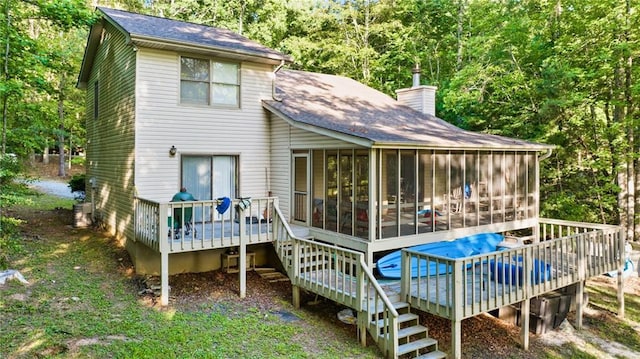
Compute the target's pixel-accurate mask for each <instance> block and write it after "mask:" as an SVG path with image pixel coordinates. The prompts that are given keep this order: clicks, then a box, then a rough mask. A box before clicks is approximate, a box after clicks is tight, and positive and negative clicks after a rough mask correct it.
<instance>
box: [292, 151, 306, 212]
mask: <svg viewBox="0 0 640 359" xmlns="http://www.w3.org/2000/svg"><path fill="white" fill-rule="evenodd" d="M309 170H310V168H309V154H308V153H294V154H293V220H294V221H298V222H303V223H305V224H308V223H309V218H308V215H307V214H308V213H309V211H308V208H309V195H308V193H309V188H310V185H309Z"/></svg>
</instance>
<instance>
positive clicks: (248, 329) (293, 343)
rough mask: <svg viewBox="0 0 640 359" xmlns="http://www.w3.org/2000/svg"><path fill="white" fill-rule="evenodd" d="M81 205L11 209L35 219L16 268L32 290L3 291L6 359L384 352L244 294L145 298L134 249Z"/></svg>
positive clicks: (26, 229)
mask: <svg viewBox="0 0 640 359" xmlns="http://www.w3.org/2000/svg"><path fill="white" fill-rule="evenodd" d="M72 206H73V201H68V200H60V199H57V198H55V197H51V196H48V195H43V196H36V197H34V198H33V205H32V206H29V207H19V208H13V209H11V214H12V215H14V216H16V217H19V218H22V219H24V220H25V221H26V222H25V224H24V225H23V227H22V233H21V235H22V238H23V239H22V241H21V250H20V253H18V254H16V255H13V256H12V257H11V262H10V263H11V268H12V269H17V270H19V271H20V272H21V273H22V275H23V276H24V277H25V278H26V279H27V280H28V281H29V284H28V285H24V284H22V283H20V282H18V281H15V280H14V281H8V282H7V284H6V285H4V286H2V287H0V316H1V317H2V324H1V327H0V329H1V330H0V343H2V345H0V358H33V357H53V358H55V357H64V358H87V357H92V358H284V357H286V358H311V357H313V358H336V357H351V358H376V357H378V355H379V352H378V351H377V349H376V348H375V347H373V346H368V347H365V348H363V347H361V346H359V345H358V344H357V341H356V338H355V329H352V330H349V328H346V329H347V331H346V332H344V331H342V330H340V329H336V327H332V326H331V323H327V322H326V321H322V320H320V321H318V320H316V318H308V317H309V314H308V313H307V312H305V311H304V310H299V311H296V310H295V309H294V308H292V307H291V305H290V304H288V303H286V302H279V303H278V308H277V309H278V310H272V309H273V308H258V307H252V306H251V305H248V306H247V305H239V303H238V301H239V298H237V297H236V298H235V299H234V298H231V300H227V299H223V300H221V301H202V302H199V305H198V306H197V307H195V308H194V307H193V306H189V307H182V308H181V307H172V306H169V307H166V308H160V307H158V306H157V305H156V306H153V305H149V304H148V303H147V302H146V301H144V300H142V299H141V298H142V297H141V296H140V295H139V292H138V289H139V288H138V287H137V286H136V283H138V282H139V278H136V276H135V275H134V273H133V272H132V270H131V268H130V266H129V265H127V264H126V262H127V259H126V258H123V257H126V252H124V251H123V250H122V248H120V247H118V246H117V245H115V244H114V243H113V241H112V240H111V239H110V238H109V237H108V236H106V235H105V234H104V233H101V232H99V231H95V230H92V229H76V228H72V227H71V225H70V224H71V216H72V211H71V210H70V208H72ZM56 208H57V210H56ZM60 208H64V209H65V210H61V209H60ZM283 311H284V312H289V313H291V314H292V315H293V317H294V318H298V320H293V321H291V320H284V319H283V318H282V316H281V315H279V314H278V313H281V312H283ZM306 317H307V318H306ZM305 318H306V319H309V320H306V319H305ZM301 332H302V333H301ZM332 332H334V333H332ZM335 332H338V335H336V333H335ZM350 332H353V335H351V336H349V333H350ZM327 333H328V334H327ZM340 333H342V334H344V333H346V334H347V336H346V337H344V336H342V335H339V334H340ZM325 334H327V335H325Z"/></svg>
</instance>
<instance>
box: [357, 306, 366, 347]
mask: <svg viewBox="0 0 640 359" xmlns="http://www.w3.org/2000/svg"><path fill="white" fill-rule="evenodd" d="M357 320H358V339H360V345H362V346H363V347H366V346H367V312H366V311H362V310H359V311H358V317H357Z"/></svg>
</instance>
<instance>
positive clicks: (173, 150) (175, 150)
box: [169, 146, 178, 156]
mask: <svg viewBox="0 0 640 359" xmlns="http://www.w3.org/2000/svg"><path fill="white" fill-rule="evenodd" d="M176 152H178V149H177V148H176V146H171V148H170V149H169V155H171V156H175V155H176Z"/></svg>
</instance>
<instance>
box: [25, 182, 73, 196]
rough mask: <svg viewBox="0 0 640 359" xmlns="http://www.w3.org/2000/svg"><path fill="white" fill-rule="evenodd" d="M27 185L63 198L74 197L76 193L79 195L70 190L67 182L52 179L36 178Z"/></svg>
mask: <svg viewBox="0 0 640 359" xmlns="http://www.w3.org/2000/svg"><path fill="white" fill-rule="evenodd" d="M29 187H32V188H35V189H37V190H39V191H41V192H44V193H48V194H52V195H54V196H58V197H63V198H76V195H79V193H78V192H71V189H70V188H69V184H68V183H66V182H59V181H53V180H37V181H33V182H30V183H29Z"/></svg>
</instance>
